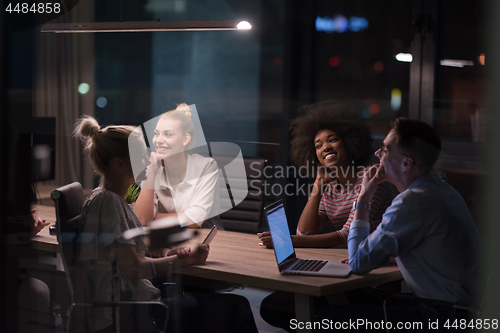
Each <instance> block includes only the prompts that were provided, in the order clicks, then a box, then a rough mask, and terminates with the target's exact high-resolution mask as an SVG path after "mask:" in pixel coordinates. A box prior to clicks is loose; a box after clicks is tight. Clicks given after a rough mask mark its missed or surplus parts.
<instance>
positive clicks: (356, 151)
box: [290, 104, 373, 166]
mask: <svg viewBox="0 0 500 333" xmlns="http://www.w3.org/2000/svg"><path fill="white" fill-rule="evenodd" d="M303 110H305V111H306V114H305V115H304V116H302V117H298V118H295V119H293V120H292V121H291V122H290V130H291V131H292V141H291V148H292V158H291V159H292V162H293V163H294V164H296V165H306V164H307V161H309V162H312V161H315V162H316V163H319V161H318V158H317V157H316V150H315V149H314V138H315V137H316V134H317V133H318V132H319V131H320V130H323V129H329V130H331V131H333V132H335V133H336V134H337V135H339V136H340V137H341V139H342V141H343V142H344V144H345V146H346V149H347V153H348V154H349V156H350V157H351V159H352V160H353V161H354V165H355V166H366V165H368V162H369V161H370V158H371V155H372V153H373V152H372V142H373V139H372V135H371V131H370V128H369V127H368V124H367V123H366V120H365V119H364V118H363V117H362V116H361V114H360V113H359V112H356V111H354V110H352V109H349V108H348V107H346V106H344V105H340V104H336V105H312V106H306V107H303V108H301V109H300V110H299V111H303Z"/></svg>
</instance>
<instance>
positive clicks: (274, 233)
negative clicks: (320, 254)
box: [264, 200, 350, 277]
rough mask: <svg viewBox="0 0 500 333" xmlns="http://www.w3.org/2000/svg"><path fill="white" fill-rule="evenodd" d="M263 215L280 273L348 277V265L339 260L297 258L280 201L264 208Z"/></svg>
mask: <svg viewBox="0 0 500 333" xmlns="http://www.w3.org/2000/svg"><path fill="white" fill-rule="evenodd" d="M264 213H265V215H266V219H267V223H268V225H269V231H270V232H271V237H272V239H273V246H274V254H275V255H276V261H277V262H278V269H279V271H280V273H282V274H299V275H317V276H332V277H346V276H348V275H349V273H350V269H349V265H347V264H342V263H340V261H339V260H328V259H307V258H297V256H296V255H295V248H294V247H293V244H292V237H291V236H290V231H289V229H288V222H287V219H286V214H285V207H284V206H283V201H282V200H279V201H277V202H275V203H273V204H271V205H269V206H267V207H265V208H264Z"/></svg>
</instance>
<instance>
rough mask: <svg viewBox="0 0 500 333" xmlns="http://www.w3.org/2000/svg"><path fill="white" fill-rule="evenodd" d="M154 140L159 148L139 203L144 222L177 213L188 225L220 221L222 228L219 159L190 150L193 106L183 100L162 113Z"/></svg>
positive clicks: (136, 208)
mask: <svg viewBox="0 0 500 333" xmlns="http://www.w3.org/2000/svg"><path fill="white" fill-rule="evenodd" d="M152 142H153V145H154V148H155V151H154V152H151V155H150V162H151V164H150V165H149V167H148V170H147V180H146V181H145V182H144V183H143V184H142V186H141V187H142V189H141V193H140V195H139V197H138V198H137V201H136V205H135V213H136V214H137V216H138V217H139V220H140V221H141V223H142V224H143V225H147V224H148V223H149V222H150V221H152V220H154V219H159V218H163V217H167V216H170V215H177V216H179V219H180V221H181V224H182V225H186V226H188V227H195V228H197V227H200V226H203V227H211V226H213V225H217V227H218V228H219V229H222V224H221V223H220V219H219V217H218V215H219V179H218V176H219V173H218V166H217V162H216V161H215V160H214V159H212V158H207V157H203V156H201V155H199V154H188V153H187V152H186V151H187V150H189V149H191V148H192V147H193V145H194V130H193V122H192V121H191V109H190V108H189V106H188V105H186V104H185V103H182V104H179V105H178V106H177V108H176V109H175V110H171V111H168V112H165V113H164V114H162V115H161V116H160V117H159V120H158V123H157V125H156V128H155V131H154V136H153V140H152ZM183 220H184V221H183Z"/></svg>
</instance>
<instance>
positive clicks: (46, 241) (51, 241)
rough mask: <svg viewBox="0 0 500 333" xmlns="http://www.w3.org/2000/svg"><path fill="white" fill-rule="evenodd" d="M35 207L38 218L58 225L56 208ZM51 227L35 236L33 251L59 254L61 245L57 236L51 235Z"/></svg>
mask: <svg viewBox="0 0 500 333" xmlns="http://www.w3.org/2000/svg"><path fill="white" fill-rule="evenodd" d="M34 207H35V208H36V216H38V217H39V218H41V219H45V220H47V221H49V222H51V223H50V225H54V224H55V223H56V210H55V208H54V207H51V206H42V205H35V206H34ZM49 227H50V226H46V227H45V228H43V229H42V230H41V231H40V232H39V233H38V234H36V235H35V236H33V242H32V247H33V249H35V250H41V251H48V252H54V253H56V252H59V244H58V243H57V239H56V236H52V235H50V233H49Z"/></svg>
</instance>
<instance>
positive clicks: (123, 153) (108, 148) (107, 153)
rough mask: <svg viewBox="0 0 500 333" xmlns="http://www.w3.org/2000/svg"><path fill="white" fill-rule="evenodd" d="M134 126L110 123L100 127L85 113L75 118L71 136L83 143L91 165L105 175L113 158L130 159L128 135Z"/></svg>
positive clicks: (98, 172)
mask: <svg viewBox="0 0 500 333" xmlns="http://www.w3.org/2000/svg"><path fill="white" fill-rule="evenodd" d="M134 129H135V127H134V126H126V125H121V126H116V125H110V126H107V127H105V128H102V129H101V126H100V125H99V123H98V122H97V120H96V119H95V118H94V117H91V116H88V115H85V116H83V117H81V118H80V119H78V120H77V122H76V124H75V130H74V131H73V136H74V137H76V138H78V139H80V140H81V141H82V142H83V143H84V146H85V147H84V150H85V151H88V153H89V157H90V161H91V162H92V166H93V167H94V170H95V171H96V173H97V174H98V175H100V176H101V177H103V176H105V175H106V174H107V173H108V171H109V166H110V164H111V160H113V159H114V158H125V159H130V155H129V151H128V137H129V135H130V134H131V133H132V131H133V130H134Z"/></svg>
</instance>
